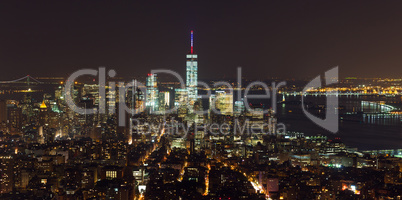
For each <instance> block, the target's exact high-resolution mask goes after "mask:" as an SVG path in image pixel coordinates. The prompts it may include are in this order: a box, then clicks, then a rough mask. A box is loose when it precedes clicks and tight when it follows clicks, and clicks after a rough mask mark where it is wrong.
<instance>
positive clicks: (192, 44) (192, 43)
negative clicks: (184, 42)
mask: <svg viewBox="0 0 402 200" xmlns="http://www.w3.org/2000/svg"><path fill="white" fill-rule="evenodd" d="M193 47H194V42H193V30H191V54H193V53H194V50H193Z"/></svg>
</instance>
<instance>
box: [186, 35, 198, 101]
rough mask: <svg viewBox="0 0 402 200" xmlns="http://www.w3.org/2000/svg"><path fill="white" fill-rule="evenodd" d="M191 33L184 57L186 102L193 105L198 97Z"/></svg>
mask: <svg viewBox="0 0 402 200" xmlns="http://www.w3.org/2000/svg"><path fill="white" fill-rule="evenodd" d="M193 47H194V42H193V31H191V50H190V54H187V56H186V87H187V90H188V100H189V102H190V105H193V104H194V102H195V100H196V99H197V96H198V91H197V82H198V62H197V54H195V53H194V49H193Z"/></svg>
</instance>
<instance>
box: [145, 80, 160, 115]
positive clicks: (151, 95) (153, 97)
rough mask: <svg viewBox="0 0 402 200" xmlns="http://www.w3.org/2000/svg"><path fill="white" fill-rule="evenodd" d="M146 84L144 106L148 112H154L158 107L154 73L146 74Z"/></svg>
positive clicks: (156, 84)
mask: <svg viewBox="0 0 402 200" xmlns="http://www.w3.org/2000/svg"><path fill="white" fill-rule="evenodd" d="M146 86H147V95H146V103H145V107H146V109H147V111H148V112H149V113H155V112H156V111H158V108H159V101H158V96H159V94H158V93H159V91H158V83H157V77H156V74H148V77H147V82H146Z"/></svg>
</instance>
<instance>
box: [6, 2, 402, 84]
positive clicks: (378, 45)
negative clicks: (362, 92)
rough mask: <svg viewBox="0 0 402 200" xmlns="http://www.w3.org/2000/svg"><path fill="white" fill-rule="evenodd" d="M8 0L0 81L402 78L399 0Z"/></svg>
mask: <svg viewBox="0 0 402 200" xmlns="http://www.w3.org/2000/svg"><path fill="white" fill-rule="evenodd" d="M387 2H388V3H384V2H383V1H353V2H350V1H253V2H251V1H232V0H231V1H175V3H172V2H171V1H166V0H165V1H159V2H158V1H142V3H128V2H124V3H123V2H120V1H119V2H118V1H113V3H112V2H104V1H85V2H83V1H75V2H74V3H73V2H61V1H57V2H56V1H25V2H23V1H18V2H15V1H7V2H6V1H2V2H1V3H0V25H1V29H0V66H1V73H0V80H10V79H15V78H19V77H22V76H25V75H27V74H30V75H32V76H65V77H66V76H67V75H69V74H71V73H72V72H74V71H75V70H77V69H81V68H97V67H99V66H107V67H108V68H109V69H110V68H113V69H115V70H116V71H117V74H118V75H120V76H123V77H133V76H145V75H146V74H147V73H148V72H149V70H151V69H157V68H165V69H172V70H175V71H178V72H180V73H181V74H184V73H185V54H186V53H188V52H189V50H190V30H194V32H195V34H194V37H195V47H194V48H195V52H196V53H197V54H198V56H199V78H200V79H212V78H213V79H217V78H228V77H235V74H236V68H237V67H238V66H242V67H243V68H244V69H246V70H243V71H244V72H243V74H244V76H246V77H249V78H253V79H254V78H256V79H257V78H258V79H265V78H268V77H282V78H312V77H315V76H316V75H318V74H322V73H323V72H325V71H326V70H328V69H330V68H332V67H334V66H337V65H338V66H339V67H340V75H341V77H347V76H360V77H395V78H397V77H401V74H402V67H401V66H402V56H401V54H402V12H401V10H402V2H401V1H392V2H391V1H387Z"/></svg>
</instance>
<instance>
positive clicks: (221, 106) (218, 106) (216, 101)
mask: <svg viewBox="0 0 402 200" xmlns="http://www.w3.org/2000/svg"><path fill="white" fill-rule="evenodd" d="M209 108H210V110H211V111H212V112H219V113H215V114H221V115H233V94H232V93H231V92H230V93H226V92H225V91H222V90H218V91H216V92H215V94H214V95H211V96H210V97H209Z"/></svg>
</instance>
